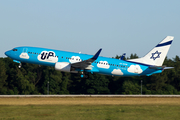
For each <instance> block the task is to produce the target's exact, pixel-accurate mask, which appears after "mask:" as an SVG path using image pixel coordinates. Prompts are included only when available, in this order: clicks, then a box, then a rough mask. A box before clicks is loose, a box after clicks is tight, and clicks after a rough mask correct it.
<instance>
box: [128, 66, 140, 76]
mask: <svg viewBox="0 0 180 120" xmlns="http://www.w3.org/2000/svg"><path fill="white" fill-rule="evenodd" d="M128 72H131V73H138V74H140V73H142V72H143V70H142V69H141V67H140V66H139V65H131V66H130V67H129V68H128Z"/></svg>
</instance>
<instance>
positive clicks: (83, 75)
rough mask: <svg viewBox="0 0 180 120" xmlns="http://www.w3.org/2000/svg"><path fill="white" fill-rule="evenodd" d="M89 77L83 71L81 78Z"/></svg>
mask: <svg viewBox="0 0 180 120" xmlns="http://www.w3.org/2000/svg"><path fill="white" fill-rule="evenodd" d="M88 77H89V76H88V75H86V74H85V73H84V71H81V78H88Z"/></svg>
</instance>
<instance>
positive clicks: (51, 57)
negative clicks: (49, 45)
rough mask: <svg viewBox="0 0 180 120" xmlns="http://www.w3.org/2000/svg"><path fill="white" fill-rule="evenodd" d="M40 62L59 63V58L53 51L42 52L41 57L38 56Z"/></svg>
mask: <svg viewBox="0 0 180 120" xmlns="http://www.w3.org/2000/svg"><path fill="white" fill-rule="evenodd" d="M38 60H39V61H44V62H52V63H54V62H57V61H58V57H57V56H56V54H55V52H53V51H49V52H48V51H42V52H41V54H40V55H38Z"/></svg>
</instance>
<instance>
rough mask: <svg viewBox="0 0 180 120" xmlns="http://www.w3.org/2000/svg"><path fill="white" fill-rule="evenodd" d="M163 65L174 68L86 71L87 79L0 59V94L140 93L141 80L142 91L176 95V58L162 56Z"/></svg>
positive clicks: (179, 77) (179, 86)
mask: <svg viewBox="0 0 180 120" xmlns="http://www.w3.org/2000/svg"><path fill="white" fill-rule="evenodd" d="M119 57H120V56H116V58H119ZM137 57H138V56H137V55H136V54H131V56H130V58H137ZM125 59H126V58H125ZM164 65H167V66H172V67H174V69H170V70H165V71H163V72H162V73H161V74H154V75H152V76H138V77H117V76H115V77H112V76H105V75H100V74H96V73H93V74H91V73H89V78H87V79H84V78H81V77H80V73H79V74H71V73H65V72H60V71H56V70H55V69H54V68H53V67H48V66H39V65H34V64H28V63H23V64H22V67H21V68H20V69H19V68H18V64H17V63H14V62H13V61H12V59H10V58H0V94H1V95H27V94H28V95H29V94H30V95H32V94H47V93H49V94H141V83H142V93H143V94H180V58H179V57H178V56H176V57H175V58H173V59H168V58H166V59H165V61H164Z"/></svg>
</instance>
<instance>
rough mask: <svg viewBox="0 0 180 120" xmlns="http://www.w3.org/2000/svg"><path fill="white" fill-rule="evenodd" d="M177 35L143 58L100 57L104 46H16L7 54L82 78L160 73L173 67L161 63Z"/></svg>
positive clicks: (19, 61) (15, 60)
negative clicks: (84, 50) (82, 49)
mask: <svg viewBox="0 0 180 120" xmlns="http://www.w3.org/2000/svg"><path fill="white" fill-rule="evenodd" d="M173 39H174V37H172V36H167V37H166V38H165V39H164V40H163V41H161V42H160V43H159V44H158V45H156V46H155V47H154V48H153V49H152V50H151V51H150V52H149V53H148V54H147V55H145V56H144V57H142V58H137V59H130V60H123V58H124V56H125V53H124V54H123V55H122V57H121V58H120V59H113V58H107V57H101V56H99V54H100V52H101V50H102V49H99V50H98V52H97V53H96V54H95V55H87V54H81V53H74V52H67V51H60V50H54V49H47V48H39V47H27V46H23V47H16V48H13V49H12V50H9V51H6V52H5V55H6V56H8V57H10V58H11V59H13V61H14V62H17V63H19V64H20V66H19V67H21V62H26V63H32V64H39V65H46V66H53V67H55V69H56V70H59V71H63V72H72V73H77V72H78V71H80V72H81V77H86V75H85V73H86V72H91V73H100V74H105V75H113V76H141V75H147V76H149V75H152V74H155V73H161V72H162V71H163V70H164V69H170V68H173V67H166V66H162V65H163V62H164V59H165V57H166V55H167V53H168V50H169V48H170V46H171V43H172V41H173Z"/></svg>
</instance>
